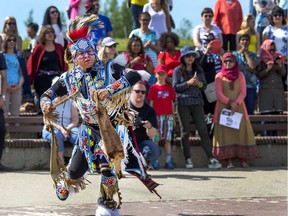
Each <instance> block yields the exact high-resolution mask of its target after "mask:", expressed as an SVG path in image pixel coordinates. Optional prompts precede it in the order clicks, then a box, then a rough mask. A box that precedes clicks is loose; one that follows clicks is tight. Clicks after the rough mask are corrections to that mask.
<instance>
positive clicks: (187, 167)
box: [186, 158, 193, 169]
mask: <svg viewBox="0 0 288 216" xmlns="http://www.w3.org/2000/svg"><path fill="white" fill-rule="evenodd" d="M192 168H193V163H192V160H191V158H188V159H187V160H186V169H192Z"/></svg>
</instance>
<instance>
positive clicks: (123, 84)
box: [41, 15, 160, 215]
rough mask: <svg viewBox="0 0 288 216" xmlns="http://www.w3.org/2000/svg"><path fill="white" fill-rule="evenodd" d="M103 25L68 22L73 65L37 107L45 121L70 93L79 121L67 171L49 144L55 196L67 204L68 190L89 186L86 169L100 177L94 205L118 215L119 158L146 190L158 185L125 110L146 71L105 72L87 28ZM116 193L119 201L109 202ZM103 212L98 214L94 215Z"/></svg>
mask: <svg viewBox="0 0 288 216" xmlns="http://www.w3.org/2000/svg"><path fill="white" fill-rule="evenodd" d="M101 27H102V23H101V21H100V20H98V17H97V16H95V15H91V16H83V17H76V19H75V20H72V21H71V23H70V26H69V32H68V33H67V38H68V41H69V43H68V47H69V50H70V52H71V56H72V59H73V62H74V67H73V68H72V69H71V71H69V72H65V73H63V74H62V75H61V77H60V79H59V80H58V81H57V82H56V83H55V84H54V85H52V86H51V87H50V88H49V89H48V90H47V91H45V92H44V94H43V95H42V96H41V108H42V110H43V113H44V118H45V120H46V122H47V121H48V123H49V121H50V120H51V119H52V118H53V115H55V114H53V110H54V109H55V106H52V104H51V101H52V100H53V99H54V98H55V97H58V96H62V95H66V94H68V98H70V99H72V100H73V103H74V105H75V106H76V107H77V109H78V110H79V113H80V115H81V118H82V124H81V125H80V127H79V128H80V129H79V139H78V143H77V144H76V146H77V147H76V148H75V149H74V150H73V153H72V154H73V155H72V158H71V161H70V163H69V166H68V168H66V167H65V166H64V165H63V164H61V163H59V160H58V159H57V154H54V152H57V151H54V149H55V148H56V149H57V140H55V143H54V144H52V150H51V166H50V169H51V176H52V179H53V180H54V183H55V186H56V188H57V189H56V194H57V196H58V198H59V199H61V200H65V199H67V198H68V196H69V193H70V192H71V191H75V192H78V191H79V189H85V187H86V183H87V182H86V181H85V178H84V177H83V176H84V174H85V173H86V171H88V170H89V171H90V172H91V173H95V172H97V173H101V184H100V197H99V199H98V206H100V207H101V208H102V210H103V209H104V210H105V209H106V210H107V209H108V210H109V211H110V210H111V211H113V215H117V208H120V205H121V199H122V198H121V196H120V192H119V187H118V180H119V179H120V178H121V177H122V172H121V167H120V162H121V160H123V162H124V164H125V166H126V167H125V168H124V169H125V171H127V172H128V173H130V174H132V175H134V176H136V177H137V178H138V179H140V181H141V182H142V183H143V184H144V185H145V186H146V187H147V188H148V190H149V191H151V192H154V193H156V194H157V191H156V190H155V188H156V187H157V186H158V185H159V184H157V183H156V182H154V181H153V180H152V179H151V178H150V177H149V175H147V173H146V168H145V165H144V164H145V161H143V158H142V157H141V155H140V153H139V152H138V150H137V148H135V147H136V143H135V142H134V140H133V139H132V138H129V136H130V135H131V134H132V133H133V131H132V125H133V120H134V112H133V110H131V109H130V108H129V102H128V100H127V98H128V94H129V92H130V88H131V86H132V85H134V84H135V83H136V82H138V81H139V80H141V79H142V77H144V76H143V75H145V73H143V72H142V73H141V74H140V73H138V72H137V71H134V70H129V69H126V68H124V67H122V66H117V63H115V62H113V61H112V62H111V63H110V64H111V67H110V68H112V69H111V70H109V71H105V69H104V67H103V63H102V62H101V61H100V60H99V59H98V57H97V55H96V53H95V48H94V47H93V45H92V43H91V37H90V34H89V32H90V31H91V29H93V28H101ZM146 78H147V77H146ZM118 134H121V138H120V137H119V135H118ZM116 193H117V194H118V202H116V201H115V200H114V198H113V196H114V194H116ZM157 195H158V194H157ZM158 196H159V195H158ZM159 197H160V196H159ZM100 207H99V208H100ZM98 210H99V211H98ZM98 210H97V211H98V212H101V210H100V209H98ZM103 214H104V213H98V214H97V212H96V215H103ZM105 215H106V214H105Z"/></svg>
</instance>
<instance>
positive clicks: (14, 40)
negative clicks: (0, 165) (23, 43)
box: [7, 39, 16, 42]
mask: <svg viewBox="0 0 288 216" xmlns="http://www.w3.org/2000/svg"><path fill="white" fill-rule="evenodd" d="M7 41H8V42H16V39H9V40H7Z"/></svg>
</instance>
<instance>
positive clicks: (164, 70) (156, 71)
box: [154, 64, 168, 73]
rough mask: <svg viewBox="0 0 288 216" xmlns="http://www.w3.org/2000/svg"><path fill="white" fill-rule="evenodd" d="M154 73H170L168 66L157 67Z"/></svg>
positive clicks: (160, 65)
mask: <svg viewBox="0 0 288 216" xmlns="http://www.w3.org/2000/svg"><path fill="white" fill-rule="evenodd" d="M154 72H155V73H161V72H162V73H168V69H167V67H166V65H164V64H159V65H157V66H156V67H155V69H154Z"/></svg>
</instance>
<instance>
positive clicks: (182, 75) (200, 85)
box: [172, 46, 222, 169]
mask: <svg viewBox="0 0 288 216" xmlns="http://www.w3.org/2000/svg"><path fill="white" fill-rule="evenodd" d="M180 52H181V56H180V62H181V64H180V66H178V67H177V68H175V70H174V73H173V79H172V85H173V87H174V89H175V92H176V101H175V105H176V112H177V115H178V118H179V121H180V127H181V144H182V146H183V153H184V157H185V165H186V168H187V169H192V168H193V163H192V159H191V153H190V144H189V137H190V124H191V119H190V117H192V118H193V121H194V122H195V124H196V127H197V130H198V133H199V135H200V137H201V144H202V146H203V149H204V151H205V153H206V155H207V157H208V159H209V164H208V167H209V168H211V169H219V168H221V167H222V165H221V164H220V163H219V162H218V161H217V160H216V159H215V158H214V157H213V155H212V147H211V140H210V137H209V134H208V130H207V126H206V122H205V114H204V108H203V105H204V102H203V95H202V91H203V90H204V89H205V88H206V85H207V84H206V79H205V76H204V72H203V70H202V68H201V67H200V66H198V64H197V63H196V61H195V59H196V58H198V57H199V53H198V52H197V51H194V49H193V48H192V47H191V46H184V47H183V48H181V50H180Z"/></svg>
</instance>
